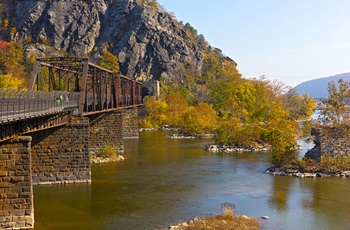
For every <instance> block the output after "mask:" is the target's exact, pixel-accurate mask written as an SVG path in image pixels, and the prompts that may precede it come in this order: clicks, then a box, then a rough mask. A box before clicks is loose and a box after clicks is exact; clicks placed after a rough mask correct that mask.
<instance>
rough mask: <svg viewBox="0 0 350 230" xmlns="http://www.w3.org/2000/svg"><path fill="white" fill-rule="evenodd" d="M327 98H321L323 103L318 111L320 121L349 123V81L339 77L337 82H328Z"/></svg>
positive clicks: (338, 123)
mask: <svg viewBox="0 0 350 230" xmlns="http://www.w3.org/2000/svg"><path fill="white" fill-rule="evenodd" d="M328 95H329V96H328V98H326V99H324V100H322V104H323V105H324V107H323V109H322V110H321V113H320V118H321V120H320V121H321V122H322V123H325V124H331V125H333V126H338V125H341V124H346V125H348V124H349V109H348V104H349V101H350V100H349V99H350V90H349V82H347V81H344V79H342V78H341V79H339V80H338V84H336V83H335V82H334V81H332V82H330V83H328Z"/></svg>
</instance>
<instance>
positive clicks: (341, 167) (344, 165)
mask: <svg viewBox="0 0 350 230" xmlns="http://www.w3.org/2000/svg"><path fill="white" fill-rule="evenodd" d="M298 165H299V166H300V168H302V170H303V171H305V172H316V171H318V172H324V173H332V172H338V171H349V170H350V155H344V156H337V157H332V156H330V155H328V154H323V155H322V156H321V163H320V164H317V163H315V161H313V160H312V159H307V158H304V159H302V160H300V161H299V164H298Z"/></svg>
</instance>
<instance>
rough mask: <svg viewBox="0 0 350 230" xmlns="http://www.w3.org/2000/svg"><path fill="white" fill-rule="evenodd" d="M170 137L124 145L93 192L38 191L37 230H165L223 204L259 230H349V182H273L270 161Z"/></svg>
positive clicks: (148, 136) (74, 187)
mask: <svg viewBox="0 0 350 230" xmlns="http://www.w3.org/2000/svg"><path fill="white" fill-rule="evenodd" d="M166 134H167V133H165V132H161V131H154V132H141V133H140V138H139V139H130V140H125V141H124V148H125V153H124V156H125V158H126V160H125V161H123V162H114V163H107V164H99V165H96V164H95V165H92V183H91V184H69V185H51V186H47V185H38V186H34V209H35V230H42V229H45V230H46V229H50V230H56V229H57V230H62V229H65V230H70V229H74V230H76V229H86V230H90V229H91V230H95V229H103V230H109V229H110V230H112V229H113V230H116V229H117V230H119V229H120V230H127V229H132V230H134V229H163V228H166V227H167V226H169V225H172V224H176V223H178V222H181V221H187V220H189V219H192V218H194V217H203V216H208V215H215V214H219V213H221V205H222V204H223V203H232V204H235V206H236V213H237V214H245V215H248V216H252V217H255V218H257V219H259V220H260V222H261V226H262V229H273V230H275V229H276V230H277V229H284V230H289V229H293V230H294V229H317V230H323V229H324V230H328V229H350V179H349V178H347V179H345V178H294V177H276V176H271V175H267V174H265V173H263V172H264V170H265V169H266V168H268V167H270V166H271V165H270V163H269V160H270V157H271V155H270V153H258V152H251V153H234V154H225V155H223V154H217V155H215V154H211V153H209V152H206V151H204V150H203V147H204V146H205V145H206V144H210V143H212V142H213V141H212V140H210V139H207V140H203V139H202V140H200V139H199V140H197V139H182V140H180V139H169V138H166ZM265 215H266V216H269V219H268V220H264V219H261V216H265Z"/></svg>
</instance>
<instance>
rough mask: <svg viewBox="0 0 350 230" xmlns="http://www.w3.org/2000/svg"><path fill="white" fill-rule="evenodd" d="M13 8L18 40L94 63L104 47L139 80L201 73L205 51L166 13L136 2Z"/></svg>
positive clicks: (31, 2)
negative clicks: (181, 72)
mask: <svg viewBox="0 0 350 230" xmlns="http://www.w3.org/2000/svg"><path fill="white" fill-rule="evenodd" d="M11 7H12V8H13V9H14V10H13V11H14V12H15V14H13V16H12V18H11V22H12V24H14V26H15V27H16V28H17V31H18V36H17V38H22V39H26V40H27V41H28V40H29V41H32V43H39V44H47V45H50V46H53V47H55V49H56V50H64V51H66V52H68V53H69V54H70V55H72V56H78V57H82V56H84V57H90V59H92V61H95V60H97V59H98V57H99V53H100V51H101V50H102V49H108V50H109V51H111V52H112V53H113V54H115V55H116V56H117V57H118V58H119V61H120V69H121V71H122V73H123V74H124V75H128V76H130V77H133V78H136V79H138V80H141V81H152V80H158V79H159V78H160V77H161V76H163V77H165V78H167V79H168V80H171V79H172V78H174V77H175V76H176V74H177V73H178V72H179V70H181V69H183V68H184V66H190V67H191V69H193V70H195V71H197V72H198V73H201V69H202V66H203V60H204V57H203V53H202V51H203V49H202V48H201V47H200V46H199V45H198V44H196V43H194V42H191V40H190V38H189V37H188V36H187V34H186V32H185V30H184V29H183V28H182V27H181V26H179V24H178V22H177V21H176V20H174V19H173V18H172V17H171V15H170V14H168V13H166V12H164V11H162V10H160V9H157V8H154V7H151V6H148V5H140V4H138V3H137V1H136V0H109V1H107V0H90V1H81V0H63V1H62V0H60V1H53V0H51V1H40V0H39V1H37V0H27V1H18V3H13V4H12V6H11ZM12 39H13V38H12ZM41 55H45V54H41Z"/></svg>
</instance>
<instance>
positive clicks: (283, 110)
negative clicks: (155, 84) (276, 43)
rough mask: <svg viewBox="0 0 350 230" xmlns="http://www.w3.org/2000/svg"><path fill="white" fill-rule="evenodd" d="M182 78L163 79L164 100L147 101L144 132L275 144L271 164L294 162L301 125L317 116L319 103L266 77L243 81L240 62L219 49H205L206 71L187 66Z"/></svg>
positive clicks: (223, 140) (151, 99)
mask: <svg viewBox="0 0 350 230" xmlns="http://www.w3.org/2000/svg"><path fill="white" fill-rule="evenodd" d="M179 75H180V76H182V78H180V77H179V79H173V81H171V82H170V81H168V82H167V81H165V80H163V79H161V82H160V83H161V95H160V97H159V98H158V99H157V100H155V99H153V98H151V97H147V98H145V101H144V102H145V105H146V109H147V114H148V116H147V117H146V118H145V119H143V120H141V121H140V124H141V126H143V127H159V126H162V125H165V124H166V125H171V126H174V127H179V128H181V131H182V132H183V133H189V134H204V133H216V134H217V139H216V142H217V143H218V144H224V145H243V146H247V145H252V144H254V143H259V144H262V143H264V144H266V143H268V144H271V146H272V148H273V159H272V163H273V164H275V165H285V164H287V162H290V161H291V160H292V159H294V157H295V155H294V149H295V147H296V146H297V143H296V138H297V137H298V136H299V135H301V131H300V128H299V123H298V120H300V119H306V118H308V117H310V116H311V115H312V114H313V113H314V109H315V108H316V101H315V100H314V99H312V98H310V97H309V96H308V95H303V96H300V95H298V93H297V92H296V91H294V90H293V89H291V88H290V87H287V86H285V85H284V84H283V83H282V82H279V81H270V80H268V79H267V78H265V77H264V76H262V77H260V78H258V79H244V78H242V76H241V74H240V73H239V71H238V70H237V68H236V63H235V62H234V61H232V60H230V59H229V58H227V57H225V56H224V55H222V53H221V52H218V51H217V50H215V49H210V48H209V49H207V51H206V52H205V62H204V66H203V72H202V73H201V74H200V73H198V72H195V71H193V70H191V69H187V68H186V66H185V67H184V69H183V71H182V72H180V73H179Z"/></svg>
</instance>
